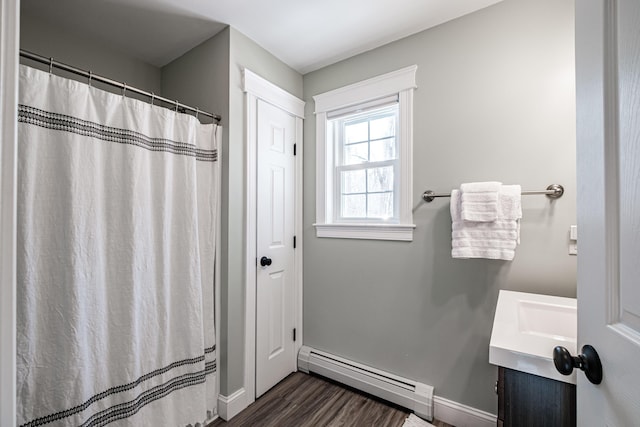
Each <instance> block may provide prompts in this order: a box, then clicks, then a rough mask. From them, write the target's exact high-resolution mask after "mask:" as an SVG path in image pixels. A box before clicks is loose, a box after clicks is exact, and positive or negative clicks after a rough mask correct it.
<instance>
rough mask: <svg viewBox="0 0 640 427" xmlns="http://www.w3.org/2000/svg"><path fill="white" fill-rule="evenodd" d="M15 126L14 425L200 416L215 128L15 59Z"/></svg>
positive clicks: (142, 422) (210, 378)
mask: <svg viewBox="0 0 640 427" xmlns="http://www.w3.org/2000/svg"><path fill="white" fill-rule="evenodd" d="M19 122H20V123H19V146H18V147H19V163H18V186H19V189H18V319H17V320H18V324H17V340H18V343H17V344H18V354H17V365H18V369H17V392H18V424H19V425H21V426H44V425H52V426H54V425H55V426H102V425H106V424H109V423H113V424H114V425H118V426H186V425H189V424H190V425H193V426H197V425H199V424H200V425H202V423H203V422H204V421H205V420H207V419H210V418H211V417H212V416H213V414H214V413H215V410H216V398H217V395H216V393H217V390H216V386H215V384H216V380H215V372H216V357H215V356H216V345H215V343H216V341H215V331H214V259H215V256H216V254H215V241H216V227H215V226H216V223H217V219H216V215H217V214H216V212H217V209H218V207H217V200H218V185H219V184H218V162H217V161H216V160H217V146H216V140H217V139H218V138H219V135H220V132H221V128H219V127H218V126H216V125H214V124H211V125H202V124H200V123H199V122H198V121H197V120H196V118H194V117H192V116H189V115H186V114H180V113H177V112H174V111H171V110H168V109H165V108H161V107H158V106H152V105H150V104H147V103H145V102H141V101H137V100H134V99H131V98H128V97H125V96H120V95H116V94H112V93H108V92H104V91H102V90H99V89H96V88H92V87H90V86H89V85H88V84H84V83H80V82H77V81H73V80H68V79H64V78H61V77H57V76H55V75H52V74H50V73H47V72H43V71H39V70H36V69H33V68H29V67H26V66H21V68H20V105H19Z"/></svg>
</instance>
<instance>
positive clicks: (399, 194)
mask: <svg viewBox="0 0 640 427" xmlns="http://www.w3.org/2000/svg"><path fill="white" fill-rule="evenodd" d="M416 69H417V67H416V66H413V67H408V68H405V69H402V70H398V71H395V72H392V73H388V74H385V75H383V76H379V77H375V78H373V79H369V80H366V81H364V82H360V83H356V84H354V85H350V86H346V87H343V88H340V89H336V90H334V91H331V92H326V93H324V94H321V95H317V96H315V97H314V100H315V102H316V133H317V135H316V145H317V150H316V151H317V153H316V154H317V178H316V179H317V182H316V197H317V200H316V202H317V204H316V206H317V211H316V224H315V226H316V230H317V235H318V237H341V238H360V239H384V240H412V238H413V229H414V228H415V226H414V225H413V224H412V222H413V218H412V215H411V194H412V185H411V174H412V159H411V152H412V146H413V144H412V134H413V132H412V116H413V108H412V107H413V105H412V104H413V89H414V88H415V72H416Z"/></svg>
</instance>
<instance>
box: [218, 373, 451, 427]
mask: <svg viewBox="0 0 640 427" xmlns="http://www.w3.org/2000/svg"><path fill="white" fill-rule="evenodd" d="M408 415H409V411H408V410H407V409H404V408H400V407H398V406H395V405H392V404H389V403H388V402H384V401H382V400H379V399H376V398H374V397H372V396H368V395H366V394H363V393H360V392H358V391H356V390H353V389H351V388H348V387H344V386H342V385H340V384H338V383H336V382H333V381H331V380H327V379H325V378H322V377H319V376H316V375H307V374H303V373H302V372H296V373H293V374H291V375H289V376H288V377H287V378H285V379H284V380H282V381H281V382H280V383H278V384H277V385H276V386H275V387H273V388H272V389H271V390H269V391H268V392H267V393H265V394H264V395H263V396H261V397H260V398H259V399H257V400H256V401H255V402H254V403H252V404H251V405H250V406H249V407H248V408H247V409H245V410H244V411H242V412H241V413H240V414H238V415H237V416H235V417H234V418H233V419H232V420H231V421H229V422H226V421H224V420H221V419H218V420H216V421H214V422H213V423H211V424H209V426H208V427H245V426H250V427H371V426H375V427H401V426H402V424H403V423H404V420H405V419H406V418H407V416H408ZM433 424H434V425H435V426H437V427H453V426H450V425H449V424H446V423H443V422H440V421H437V420H434V421H433Z"/></svg>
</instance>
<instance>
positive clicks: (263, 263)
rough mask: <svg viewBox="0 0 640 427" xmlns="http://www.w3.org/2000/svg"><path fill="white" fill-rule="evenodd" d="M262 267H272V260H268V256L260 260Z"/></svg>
mask: <svg viewBox="0 0 640 427" xmlns="http://www.w3.org/2000/svg"><path fill="white" fill-rule="evenodd" d="M260 265H261V266H263V267H267V266H269V265H271V258H267V257H266V256H263V257H262V258H260Z"/></svg>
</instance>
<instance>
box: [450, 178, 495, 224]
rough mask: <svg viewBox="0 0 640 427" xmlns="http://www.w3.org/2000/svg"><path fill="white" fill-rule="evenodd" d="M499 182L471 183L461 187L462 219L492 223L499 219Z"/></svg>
mask: <svg viewBox="0 0 640 427" xmlns="http://www.w3.org/2000/svg"><path fill="white" fill-rule="evenodd" d="M501 186H502V184H501V183H499V182H470V183H465V184H462V185H461V186H460V191H461V193H462V195H461V197H462V198H461V209H462V219H464V220H465V221H481V222H490V221H495V220H497V219H498V210H499V209H498V192H499V191H500V187H501Z"/></svg>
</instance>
